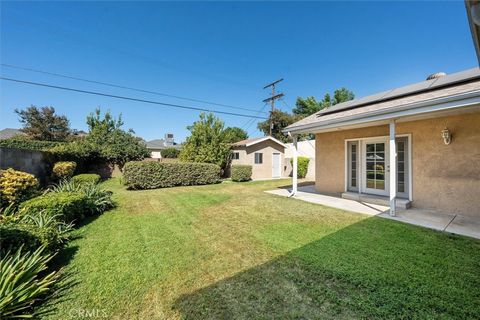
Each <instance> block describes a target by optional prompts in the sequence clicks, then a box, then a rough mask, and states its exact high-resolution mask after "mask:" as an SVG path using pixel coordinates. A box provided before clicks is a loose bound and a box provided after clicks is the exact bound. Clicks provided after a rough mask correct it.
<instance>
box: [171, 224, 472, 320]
mask: <svg viewBox="0 0 480 320" xmlns="http://www.w3.org/2000/svg"><path fill="white" fill-rule="evenodd" d="M291 233H292V234H289V233H288V232H285V229H283V230H277V231H275V228H273V231H271V232H270V233H269V234H270V238H269V239H271V240H272V243H273V246H274V247H275V243H277V246H280V247H281V246H282V244H285V243H296V242H295V239H296V236H297V235H296V234H293V232H291ZM289 240H290V242H289ZM279 249H281V248H279ZM283 249H286V250H288V247H286V248H283ZM479 287H480V242H478V241H475V240H471V239H467V238H462V237H458V236H448V235H445V234H441V233H439V232H435V231H431V230H426V229H422V228H419V227H414V226H407V225H404V224H401V223H397V222H394V221H388V220H384V219H380V218H369V219H366V220H363V221H361V222H359V223H356V224H353V225H350V226H348V227H346V228H344V229H342V230H340V231H338V232H335V233H333V234H330V235H328V236H325V237H324V238H322V239H319V240H317V241H314V242H311V243H309V244H307V245H305V246H303V247H300V248H297V249H294V250H292V251H290V252H288V253H287V254H286V255H284V256H281V257H279V258H277V259H275V260H272V261H269V262H268V263H265V264H263V265H259V266H257V267H254V268H252V269H249V270H246V271H243V272H241V273H238V274H236V275H234V276H232V277H230V278H226V279H224V280H221V281H218V282H216V283H214V284H212V285H210V286H208V287H205V288H202V289H200V290H198V291H195V292H193V293H191V294H187V295H183V296H181V297H180V298H179V299H178V300H177V301H175V304H174V309H175V310H177V311H179V312H180V313H181V314H182V316H183V317H184V318H187V319H219V318H221V319H258V318H261V319H267V318H268V319H273V318H275V319H289V318H290V319H291V318H296V319H297V318H299V319H313V318H315V319H318V318H321V319H330V318H336V319H338V318H382V319H385V318H395V319H399V318H408V319H411V318H419V319H426V318H445V319H447V318H448V319H479V318H480V293H479V290H478V288H479Z"/></svg>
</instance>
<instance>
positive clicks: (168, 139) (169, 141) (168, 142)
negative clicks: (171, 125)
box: [165, 133, 175, 147]
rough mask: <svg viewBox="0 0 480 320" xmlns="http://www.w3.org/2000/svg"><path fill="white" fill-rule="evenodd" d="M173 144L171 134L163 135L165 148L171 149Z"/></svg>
mask: <svg viewBox="0 0 480 320" xmlns="http://www.w3.org/2000/svg"><path fill="white" fill-rule="evenodd" d="M174 144H175V143H174V141H173V133H167V134H165V146H167V147H171V146H173V145H174Z"/></svg>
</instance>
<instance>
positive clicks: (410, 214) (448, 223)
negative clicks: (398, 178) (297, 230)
mask: <svg viewBox="0 0 480 320" xmlns="http://www.w3.org/2000/svg"><path fill="white" fill-rule="evenodd" d="M290 191H291V190H290V189H284V188H281V189H275V190H268V191H265V192H267V193H270V194H274V195H277V196H282V197H288V196H289V194H290ZM294 199H298V200H302V201H306V202H310V203H315V204H321V205H324V206H328V207H333V208H337V209H342V210H346V211H351V212H357V213H363V214H367V215H371V216H377V217H381V218H385V219H391V220H396V221H400V222H404V223H409V224H413V225H417V226H422V227H426V228H430V229H434V230H439V231H444V232H449V233H454V234H459V235H463V236H468V237H472V238H476V239H480V219H479V218H472V217H466V216H461V215H456V214H444V213H438V212H435V211H430V210H420V209H415V208H411V209H408V210H397V214H396V216H395V217H391V216H390V215H389V213H388V212H389V209H390V208H389V207H387V206H382V205H377V204H369V203H365V202H360V201H355V200H348V199H343V198H340V197H335V196H328V195H323V194H320V193H318V192H317V191H316V190H315V186H314V185H307V186H299V187H298V191H297V195H296V196H295V197H294Z"/></svg>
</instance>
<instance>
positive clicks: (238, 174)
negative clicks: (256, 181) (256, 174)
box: [231, 164, 252, 182]
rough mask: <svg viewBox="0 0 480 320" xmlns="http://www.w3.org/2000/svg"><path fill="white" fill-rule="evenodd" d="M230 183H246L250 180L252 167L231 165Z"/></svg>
mask: <svg viewBox="0 0 480 320" xmlns="http://www.w3.org/2000/svg"><path fill="white" fill-rule="evenodd" d="M231 178H232V181H237V182H241V181H248V180H250V179H251V178H252V166H251V165H241V164H236V165H232V168H231Z"/></svg>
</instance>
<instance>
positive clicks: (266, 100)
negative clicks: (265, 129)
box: [263, 78, 284, 136]
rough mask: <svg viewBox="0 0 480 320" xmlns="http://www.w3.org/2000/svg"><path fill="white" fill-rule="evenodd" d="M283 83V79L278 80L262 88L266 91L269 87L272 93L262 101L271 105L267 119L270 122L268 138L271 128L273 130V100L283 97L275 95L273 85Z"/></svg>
mask: <svg viewBox="0 0 480 320" xmlns="http://www.w3.org/2000/svg"><path fill="white" fill-rule="evenodd" d="M281 81H283V78H282V79H278V80H276V81H273V82H272V83H270V84H267V85H266V86H265V87H263V89H267V88H269V87H272V93H271V95H270V97H268V98H267V99H265V100H263V102H265V103H268V102H270V105H271V110H270V117H269V122H270V136H271V135H272V128H273V123H272V115H273V111H274V110H275V100H277V99H280V98H281V97H283V96H284V94H283V93H278V94H277V93H276V92H275V85H276V84H277V83H279V82H281Z"/></svg>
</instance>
